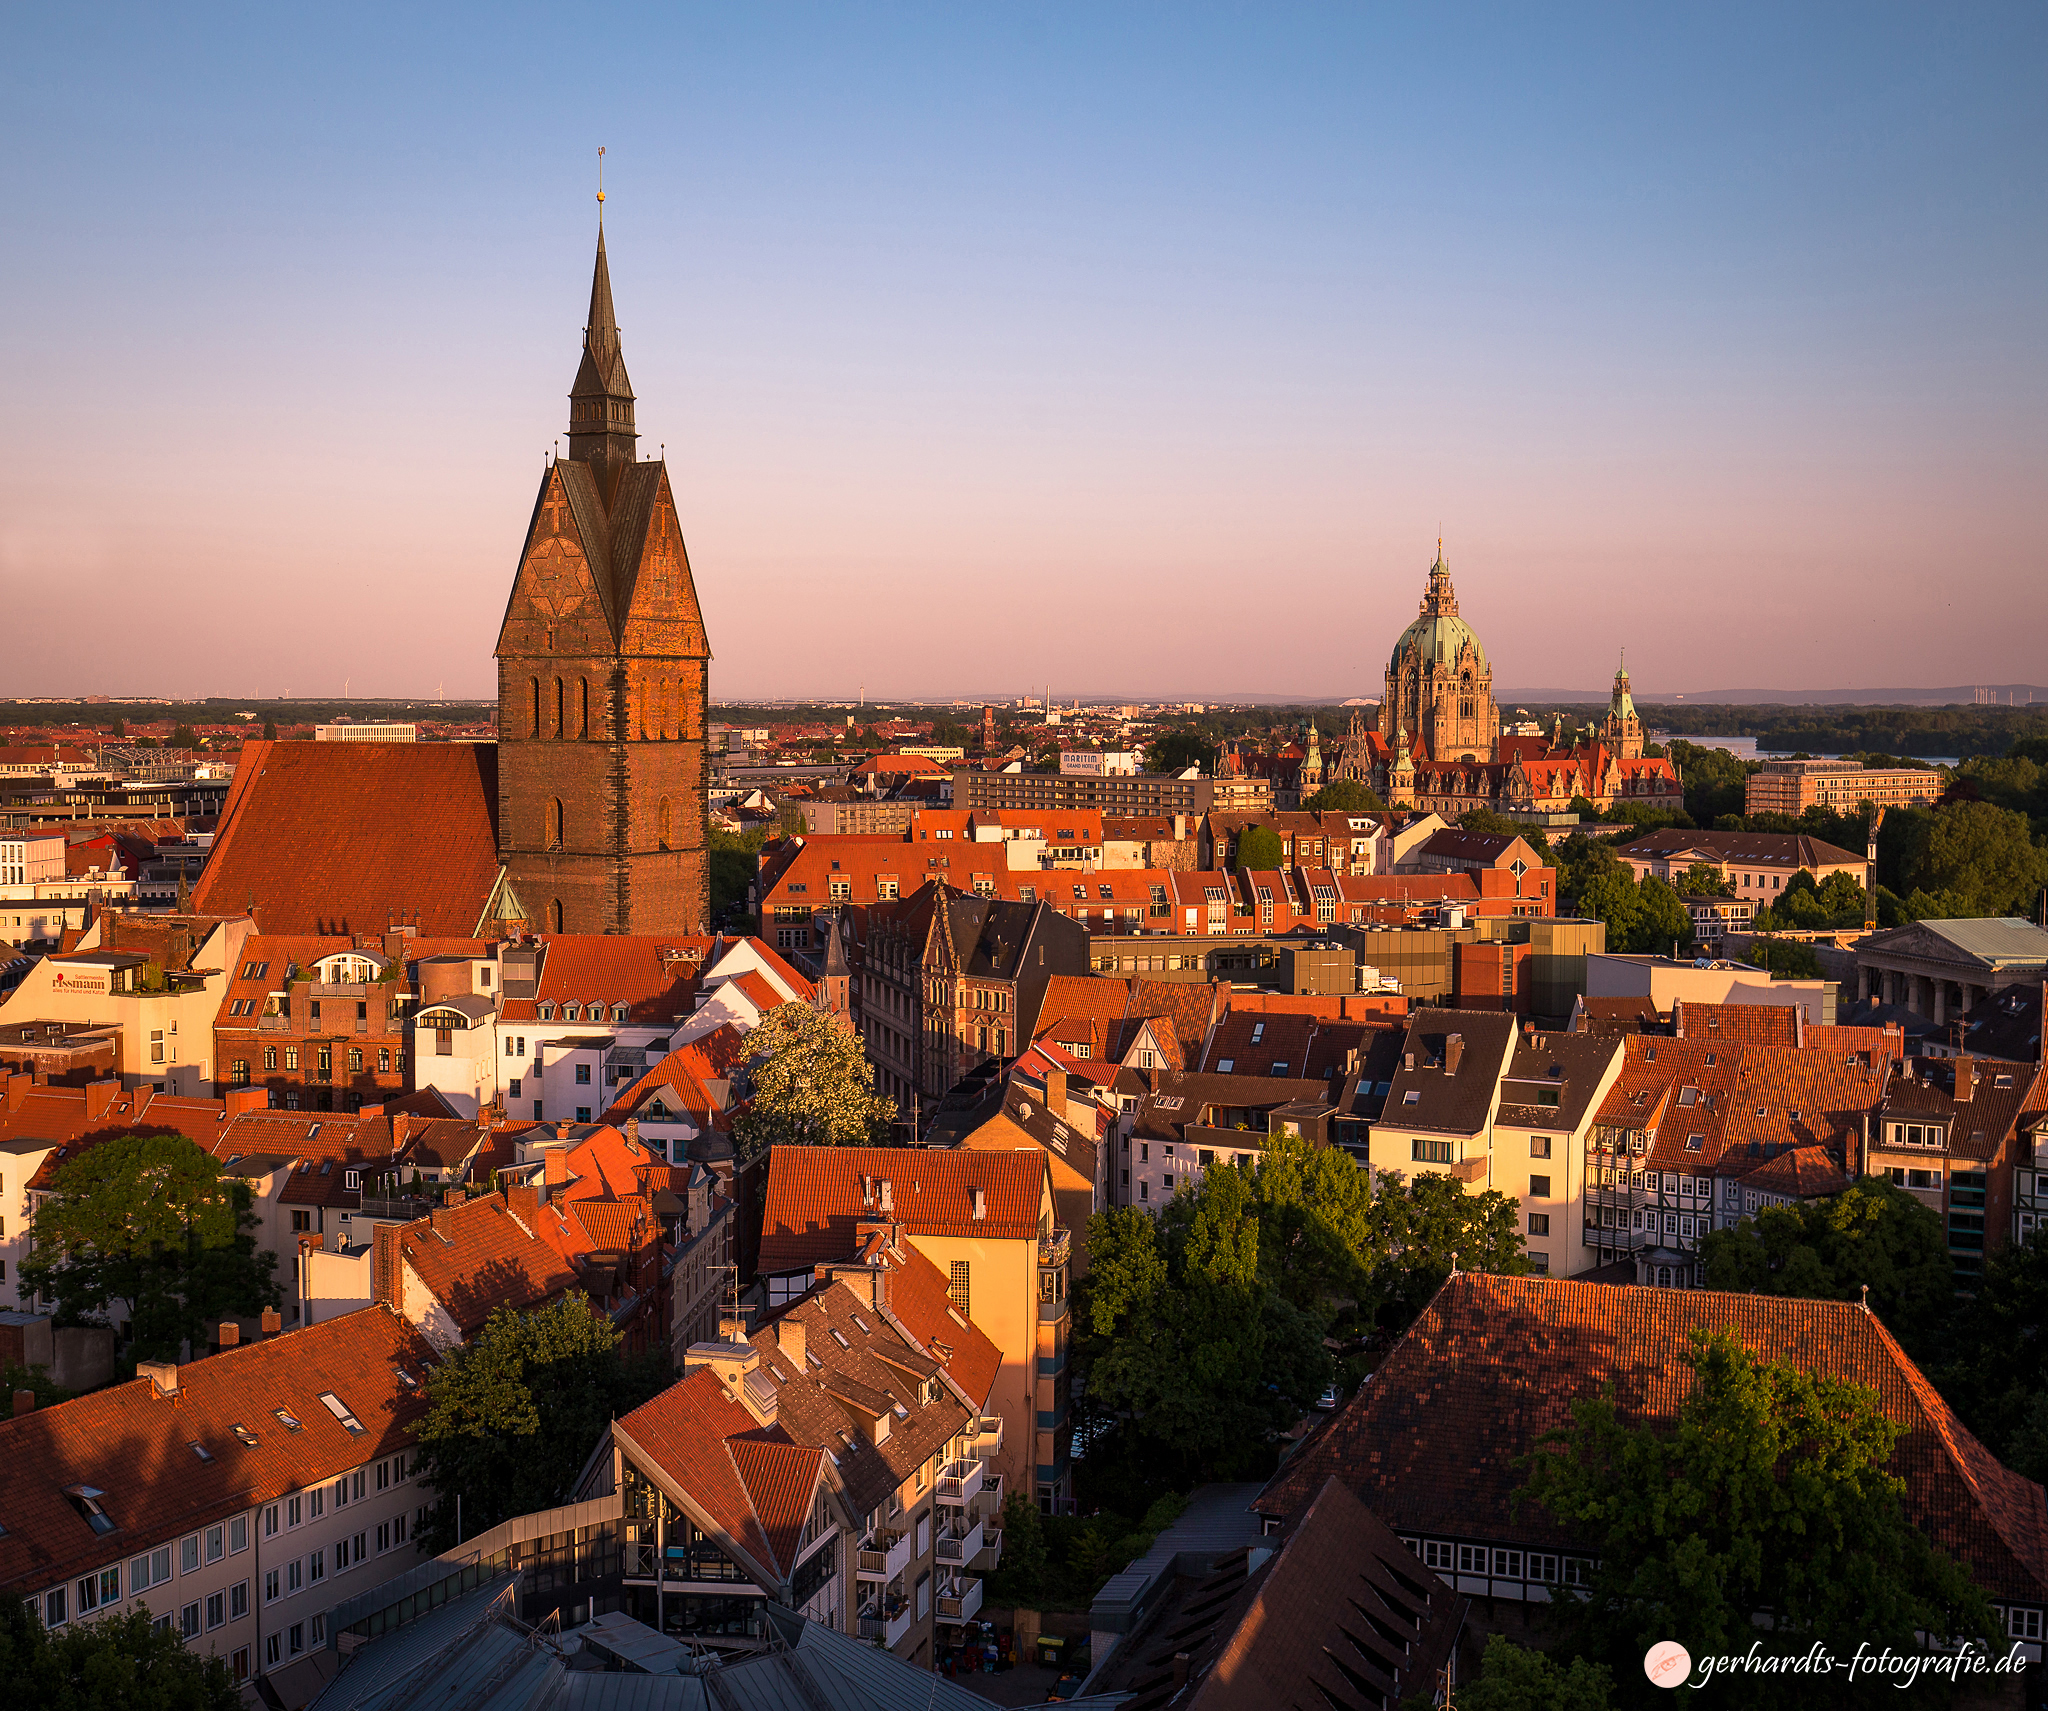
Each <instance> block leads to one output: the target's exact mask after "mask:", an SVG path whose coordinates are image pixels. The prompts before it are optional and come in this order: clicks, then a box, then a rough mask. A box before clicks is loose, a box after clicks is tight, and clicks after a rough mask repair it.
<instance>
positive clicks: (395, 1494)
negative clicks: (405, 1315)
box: [0, 1309, 432, 1705]
mask: <svg viewBox="0 0 2048 1711" xmlns="http://www.w3.org/2000/svg"><path fill="white" fill-rule="evenodd" d="M431 1360H432V1351H431V1350H430V1349H429V1348H428V1347H427V1346H426V1344H425V1342H424V1341H423V1340H422V1339H421V1338H420V1336H419V1335H418V1333H417V1332H416V1331H414V1329H413V1328H412V1327H411V1326H410V1325H408V1324H406V1323H405V1322H404V1321H403V1320H400V1319H397V1318H395V1317H393V1316H392V1315H391V1314H389V1313H384V1312H380V1311H377V1310H375V1309H365V1310H364V1311H362V1312H359V1313H351V1314H349V1315H347V1316H346V1317H344V1318H340V1319H335V1320H333V1321H331V1322H329V1323H328V1324H325V1325H317V1326H313V1327H311V1328H310V1329H306V1330H300V1331H292V1332H288V1333H286V1334H285V1335H282V1336H277V1337H272V1338H269V1339H267V1340H265V1341H263V1342H260V1343H252V1344H248V1345H243V1346H237V1347H232V1348H228V1349H224V1350H223V1351H222V1352H221V1353H219V1354H217V1355H212V1356H209V1357H207V1358H205V1359H203V1360H197V1361H193V1362H190V1363H188V1364H186V1365H183V1366H179V1365H174V1364H172V1363H170V1362H144V1363H143V1364H142V1367H141V1370H140V1373H139V1375H138V1376H137V1377H136V1378H134V1379H132V1380H130V1381H129V1382H127V1383H125V1384H117V1385H114V1386H112V1387H110V1388H108V1389H106V1390H101V1391H97V1392H95V1393H94V1394H92V1395H91V1396H85V1397H80V1398H78V1399H77V1400H76V1401H72V1402H64V1403H59V1404H57V1405H56V1406H54V1407H51V1408H46V1409H39V1410H37V1411H35V1412H33V1413H29V1414H25V1415H20V1416H17V1417H15V1418H13V1419H10V1420H7V1421H5V1422H0V1458H4V1460H5V1463H6V1466H7V1469H8V1475H7V1481H6V1486H7V1496H6V1510H7V1513H6V1519H5V1531H4V1532H0V1591H5V1592H7V1593H10V1594H12V1595H13V1596H16V1597H19V1598H23V1599H26V1600H29V1601H30V1602H31V1603H32V1604H33V1605H34V1607H35V1609H36V1610H37V1612H38V1613H39V1614H40V1616H41V1618H42V1620H43V1622H44V1624H45V1626H47V1627H48V1628H50V1629H52V1630H61V1629H63V1628H64V1627H65V1626H66V1625H68V1624H70V1623H72V1622H78V1621H85V1620H91V1619H94V1618H97V1617H102V1616H106V1615H110V1614H126V1613H128V1612H131V1611H134V1610H137V1609H141V1610H146V1611H147V1612H148V1614H149V1616H150V1618H151V1620H152V1622H153V1623H154V1624H155V1625H156V1626H157V1627H159V1628H165V1629H170V1630H173V1631H175V1632H176V1633H177V1634H178V1635H179V1636H180V1637H181V1638H182V1639H183V1640H184V1642H185V1644H186V1645H187V1646H188V1647H192V1648H194V1649H198V1650H203V1651H206V1652H210V1653H212V1654H213V1655H215V1656H217V1657H220V1658H221V1659H223V1660H224V1661H225V1662H226V1663H227V1665H228V1667H229V1670H230V1672H231V1673H232V1675H233V1676H234V1679H235V1680H236V1681H238V1682H241V1683H245V1684H250V1685H251V1688H252V1691H253V1690H255V1684H257V1683H258V1682H260V1683H261V1685H262V1688H263V1690H264V1696H265V1698H266V1699H267V1700H269V1702H271V1703H273V1704H276V1703H282V1704H285V1705H304V1704H306V1703H307V1702H308V1701H309V1700H310V1699H312V1698H313V1696H314V1694H315V1693H316V1692H317V1691H318V1689H319V1688H320V1686H321V1685H323V1684H324V1682H325V1680H326V1678H327V1677H328V1676H329V1675H330V1674H331V1673H332V1670H333V1666H334V1656H333V1654H332V1653H331V1652H330V1651H329V1650H328V1635H327V1634H326V1632H325V1630H324V1623H325V1617H326V1612H327V1611H328V1610H329V1609H330V1608H332V1607H333V1606H334V1605H335V1604H336V1603H337V1602H339V1601H340V1600H342V1599H345V1598H348V1597H351V1596H353V1595H354V1594H356V1593H358V1592H361V1591H365V1590H368V1589H369V1588H370V1587H372V1586H374V1585H376V1584H377V1583H378V1582H379V1581H381V1580H383V1579H386V1578H388V1577H389V1576H390V1575H392V1574H393V1573H395V1572H397V1571H398V1570H399V1569H400V1568H403V1567H406V1566H409V1565H410V1563H411V1561H412V1548H413V1547H412V1543H411V1541H412V1540H413V1538H414V1536H415V1535H416V1534H417V1532H418V1531H419V1530H420V1528H421V1527H422V1526H423V1525H424V1524H425V1520H426V1512H427V1508H428V1505H429V1498H428V1496H427V1494H426V1493H425V1492H424V1491H423V1490H422V1489H421V1488H420V1487H419V1486H418V1485H417V1484H416V1483H415V1482H414V1478H413V1441H414V1431H415V1428H416V1426H417V1424H418V1421H419V1418H420V1416H421V1415H422V1414H424V1413H425V1411H426V1397H425V1391H424V1381H425V1376H426V1373H427V1371H428V1368H429V1365H430V1363H431Z"/></svg>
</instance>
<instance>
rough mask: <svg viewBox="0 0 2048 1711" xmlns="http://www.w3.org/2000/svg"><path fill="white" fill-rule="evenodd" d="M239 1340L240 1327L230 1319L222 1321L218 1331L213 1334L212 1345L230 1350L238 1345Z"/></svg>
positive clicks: (240, 1338)
mask: <svg viewBox="0 0 2048 1711" xmlns="http://www.w3.org/2000/svg"><path fill="white" fill-rule="evenodd" d="M241 1340H242V1327H241V1326H240V1325H238V1324H236V1323H235V1322H234V1320H232V1319H223V1320H222V1321H221V1322H220V1327H219V1329H217V1330H216V1331H215V1332H214V1334H213V1341H214V1345H215V1347H217V1348H223V1349H231V1348H234V1347H236V1346H237V1345H238V1344H240V1342H241Z"/></svg>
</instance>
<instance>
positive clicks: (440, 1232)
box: [434, 1206, 455, 1247]
mask: <svg viewBox="0 0 2048 1711" xmlns="http://www.w3.org/2000/svg"><path fill="white" fill-rule="evenodd" d="M434 1234H435V1235H437V1236H439V1237H440V1238H441V1240H442V1241H444V1242H446V1243H448V1244H449V1245H450V1246H451V1247H452V1246H453V1245H454V1243H455V1208H454V1207H453V1206H436V1207H435V1208H434Z"/></svg>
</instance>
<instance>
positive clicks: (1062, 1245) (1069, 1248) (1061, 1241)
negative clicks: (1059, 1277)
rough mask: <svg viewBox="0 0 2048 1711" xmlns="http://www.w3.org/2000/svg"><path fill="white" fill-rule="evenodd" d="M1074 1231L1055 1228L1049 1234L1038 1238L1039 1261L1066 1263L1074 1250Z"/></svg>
mask: <svg viewBox="0 0 2048 1711" xmlns="http://www.w3.org/2000/svg"><path fill="white" fill-rule="evenodd" d="M1073 1247H1074V1233H1073V1231H1071V1230H1067V1229H1058V1230H1054V1231H1053V1233H1052V1234H1051V1235H1049V1236H1040V1237H1039V1238H1038V1263H1039V1264H1040V1265H1065V1264H1066V1263H1067V1260H1068V1258H1069V1256H1070V1255H1071V1254H1072V1252H1073Z"/></svg>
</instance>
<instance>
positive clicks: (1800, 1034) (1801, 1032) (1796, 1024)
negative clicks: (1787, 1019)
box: [1792, 1004, 1806, 1046]
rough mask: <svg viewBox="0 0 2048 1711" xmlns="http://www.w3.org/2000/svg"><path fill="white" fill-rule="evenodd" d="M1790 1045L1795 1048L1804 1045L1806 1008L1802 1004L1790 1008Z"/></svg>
mask: <svg viewBox="0 0 2048 1711" xmlns="http://www.w3.org/2000/svg"><path fill="white" fill-rule="evenodd" d="M1792 1043H1793V1044H1794V1045H1795V1046H1803V1045H1805V1044H1806V1006H1805V1005H1804V1004H1795V1005H1793V1006H1792Z"/></svg>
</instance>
